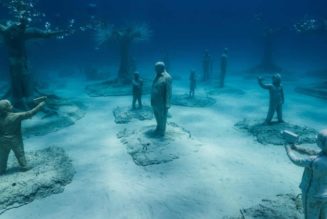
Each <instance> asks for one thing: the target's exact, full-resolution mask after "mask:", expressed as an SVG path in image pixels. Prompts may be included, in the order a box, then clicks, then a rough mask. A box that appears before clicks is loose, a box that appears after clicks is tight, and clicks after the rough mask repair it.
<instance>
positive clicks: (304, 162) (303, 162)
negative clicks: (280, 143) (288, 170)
mask: <svg viewBox="0 0 327 219" xmlns="http://www.w3.org/2000/svg"><path fill="white" fill-rule="evenodd" d="M285 149H286V153H287V156H288V158H289V159H290V160H291V162H292V163H293V164H295V165H296V166H300V167H308V168H311V165H312V162H313V161H314V159H315V157H309V158H299V157H298V156H297V155H296V154H295V153H294V151H293V150H292V148H291V146H289V145H287V146H285Z"/></svg>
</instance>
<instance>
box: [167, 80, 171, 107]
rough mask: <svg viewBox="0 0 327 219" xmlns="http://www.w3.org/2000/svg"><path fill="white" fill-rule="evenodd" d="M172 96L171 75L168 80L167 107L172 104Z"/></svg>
mask: <svg viewBox="0 0 327 219" xmlns="http://www.w3.org/2000/svg"><path fill="white" fill-rule="evenodd" d="M171 96H172V79H171V78H170V77H169V78H168V79H167V82H166V108H170V106H171Z"/></svg>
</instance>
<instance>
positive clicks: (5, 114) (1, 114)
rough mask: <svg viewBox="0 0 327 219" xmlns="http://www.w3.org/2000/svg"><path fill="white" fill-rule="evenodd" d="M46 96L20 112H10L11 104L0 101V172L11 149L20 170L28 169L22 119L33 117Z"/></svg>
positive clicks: (5, 164)
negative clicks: (30, 108) (28, 109)
mask: <svg viewBox="0 0 327 219" xmlns="http://www.w3.org/2000/svg"><path fill="white" fill-rule="evenodd" d="M45 100H46V97H41V98H38V99H36V100H35V103H36V104H37V106H36V107H34V108H33V109H32V110H30V111H27V112H21V113H14V112H12V110H13V106H12V105H11V103H10V102H9V101H8V100H1V101H0V174H4V173H5V172H6V169H7V162H8V156H9V153H10V151H11V150H12V151H13V152H14V154H15V156H16V158H17V160H18V163H19V165H20V167H21V168H22V170H28V169H29V167H28V166H27V162H26V158H25V151H24V143H23V137H22V131H21V123H22V121H23V120H26V119H29V118H31V117H33V116H34V115H35V114H36V113H37V112H39V111H40V110H41V108H42V107H43V106H44V105H45V102H44V101H45Z"/></svg>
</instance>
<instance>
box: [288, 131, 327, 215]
mask: <svg viewBox="0 0 327 219" xmlns="http://www.w3.org/2000/svg"><path fill="white" fill-rule="evenodd" d="M317 145H318V147H319V148H320V149H321V151H315V150H310V149H307V148H300V147H298V146H296V145H295V144H292V145H286V146H285V149H286V152H287V155H288V157H289V159H290V160H291V161H292V163H294V164H295V165H297V166H300V167H304V172H303V176H302V180H301V184H300V189H301V192H302V203H303V209H304V215H305V218H306V219H326V218H327V129H325V130H322V131H321V132H320V133H319V134H318V136H317ZM295 152H297V153H299V154H302V156H297V154H296V153H295ZM303 155H307V156H306V157H303Z"/></svg>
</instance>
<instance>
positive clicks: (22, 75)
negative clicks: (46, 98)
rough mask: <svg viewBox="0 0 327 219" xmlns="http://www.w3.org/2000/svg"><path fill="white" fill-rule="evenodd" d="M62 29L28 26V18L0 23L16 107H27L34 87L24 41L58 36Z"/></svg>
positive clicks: (0, 33) (11, 90)
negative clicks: (50, 29) (51, 29)
mask: <svg viewBox="0 0 327 219" xmlns="http://www.w3.org/2000/svg"><path fill="white" fill-rule="evenodd" d="M63 33H65V32H64V31H48V30H40V29H37V28H32V27H28V20H27V19H26V18H22V19H21V20H20V21H19V22H8V25H6V26H5V25H1V24H0V36H2V38H3V41H4V45H5V46H6V47H7V51H8V56H9V72H10V79H11V89H10V92H11V94H10V96H11V97H12V100H13V105H14V106H15V107H16V108H21V109H28V108H29V107H28V106H26V105H28V104H27V103H26V99H30V98H34V87H33V86H32V81H31V76H30V73H29V70H28V64H27V63H28V61H27V52H26V46H25V44H26V42H27V41H29V40H32V39H46V38H50V37H52V36H60V35H62V34H63Z"/></svg>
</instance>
